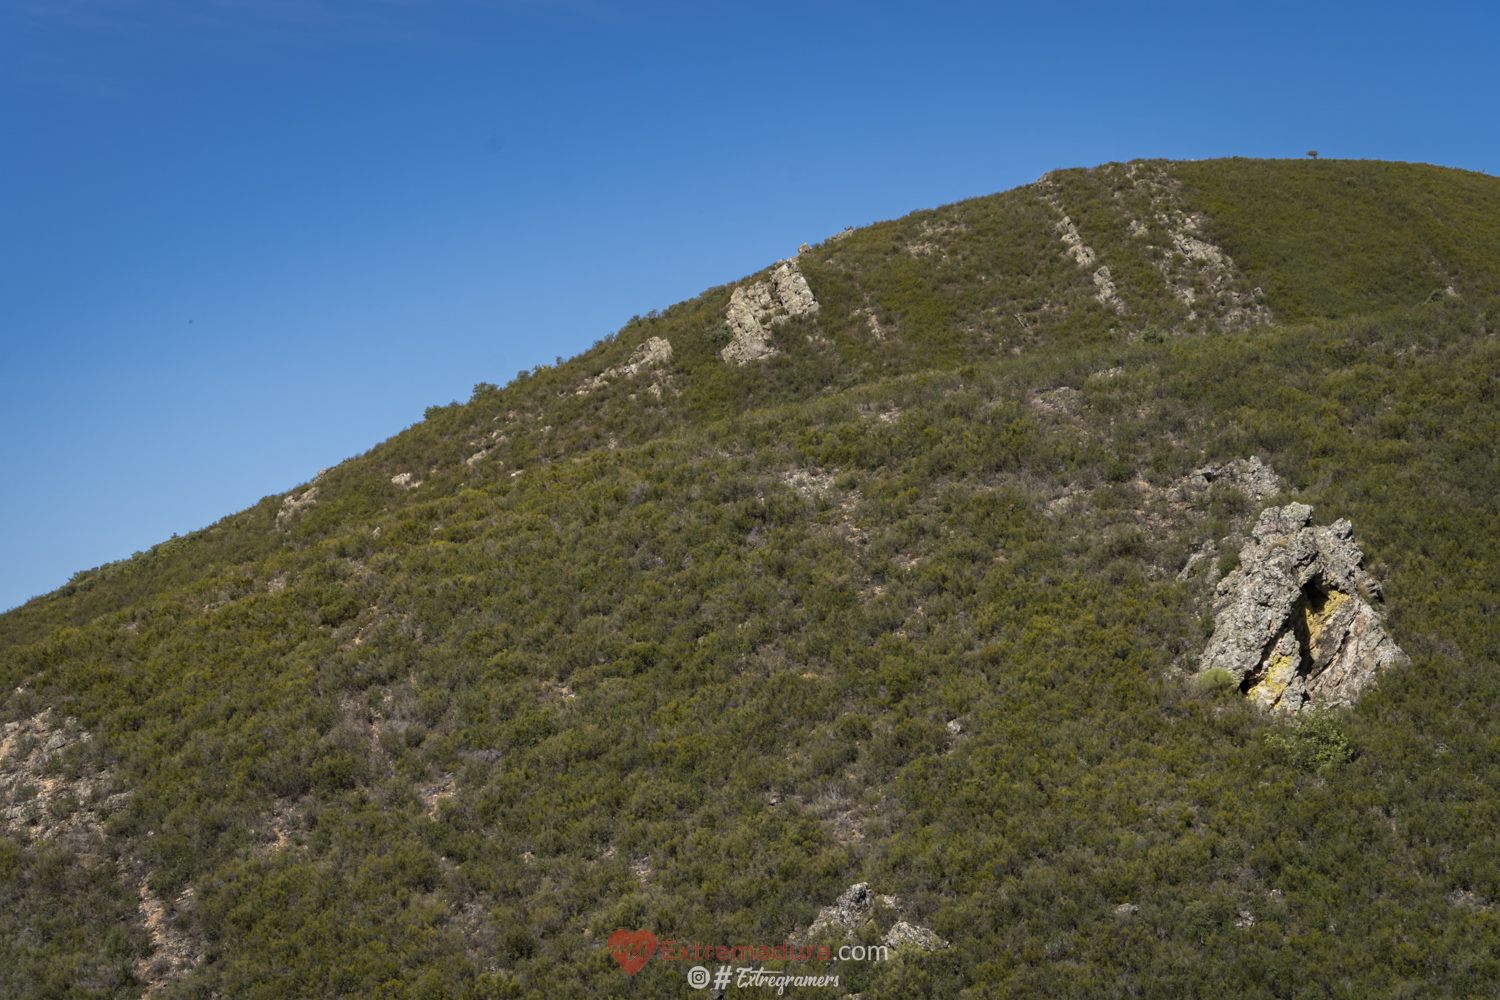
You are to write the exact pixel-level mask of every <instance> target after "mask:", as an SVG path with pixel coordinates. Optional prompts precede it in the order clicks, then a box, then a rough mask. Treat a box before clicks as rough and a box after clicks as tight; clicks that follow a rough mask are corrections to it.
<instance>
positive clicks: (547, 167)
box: [0, 0, 1500, 609]
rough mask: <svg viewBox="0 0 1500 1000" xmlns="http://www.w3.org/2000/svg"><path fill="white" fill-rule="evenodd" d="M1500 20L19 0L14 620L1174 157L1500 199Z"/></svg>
mask: <svg viewBox="0 0 1500 1000" xmlns="http://www.w3.org/2000/svg"><path fill="white" fill-rule="evenodd" d="M1497 29H1500V5H1496V4H1494V3H1493V2H1490V3H1467V4H1465V3H1441V2H1434V3H1425V4H1417V3H1410V2H1407V3H1402V4H1391V3H1378V2H1377V3H1369V2H1362V3H1319V2H1316V0H1299V2H1285V3H1265V2H1261V3H1256V2H1243V3H1237V4H1230V3H1207V2H1202V0H1199V2H1194V3H1165V2H1140V3H1120V2H1118V0H1116V2H1109V3H1081V2H1080V3H1068V4H1064V3H1040V2H1031V3H988V4H986V3H942V2H927V3H920V4H918V3H886V2H880V0H860V2H850V0H802V2H800V3H795V4H789V3H777V2H759V3H720V2H713V0H696V2H683V3H667V2H615V0H571V2H556V3H549V2H542V0H536V2H529V3H528V2H519V0H518V2H503V0H316V2H313V0H208V2H205V0H0V484H3V489H0V609H4V608H8V607H12V606H14V605H16V604H19V603H21V602H22V601H25V600H26V599H27V598H29V597H31V596H33V595H35V594H39V593H44V592H46V591H49V590H51V589H53V588H55V587H57V586H59V585H61V584H62V583H63V582H65V581H66V580H67V578H68V577H69V576H70V575H71V574H72V573H73V572H74V571H75V570H78V569H86V568H89V567H92V566H96V565H98V564H100V563H103V562H108V561H110V560H114V559H119V558H123V557H126V556H129V555H130V554H131V553H132V552H133V551H135V550H137V549H143V548H146V547H148V546H150V545H151V544H153V543H154V542H157V541H161V540H162V539H165V538H168V537H170V536H171V535H172V534H173V533H174V532H177V533H185V532H188V531H191V530H194V529H196V528H200V527H203V526H204V525H206V524H209V523H212V522H213V521H215V520H217V519H218V518H219V517H221V516H223V515H225V514H228V513H230V512H233V511H235V510H239V509H242V508H244V507H247V506H249V505H251V504H253V503H255V502H256V501H257V500H258V499H260V498H261V497H262V496H265V495H267V494H271V493H279V492H282V491H284V490H286V489H289V488H290V487H292V486H295V485H297V484H298V483H301V482H304V481H306V480H307V479H309V478H311V477H312V476H313V475H314V474H315V473H316V472H317V470H318V469H319V468H321V467H323V466H328V465H333V464H335V463H336V462H338V461H340V460H342V459H344V458H347V457H349V456H351V455H354V454H357V453H359V452H362V451H364V450H366V449H367V448H369V447H370V446H372V445H374V444H375V443H377V442H378V441H380V440H382V439H384V438H386V437H388V436H390V435H391V434H394V433H396V432H397V431H399V430H401V429H402V428H403V427H406V426H408V425H410V424H411V423H413V422H415V421H417V420H420V419H421V416H422V411H423V409H424V408H425V407H427V406H429V405H432V404H435V403H447V402H449V401H450V400H453V399H467V398H468V395H469V392H470V390H471V388H472V387H473V385H474V384H475V383H476V382H480V381H488V382H496V383H501V384H503V383H505V382H506V381H508V380H509V379H510V378H512V377H514V375H515V373H516V371H517V370H519V369H521V368H530V367H532V366H533V365H536V364H538V363H543V362H545V363H551V362H552V361H553V360H554V358H556V357H557V356H562V357H568V356H571V355H573V354H576V353H578V352H579V351H581V350H583V349H585V348H587V347H588V346H589V345H590V344H592V343H593V342H594V341H595V340H596V339H598V338H599V337H601V336H603V335H605V334H607V333H609V332H611V331H613V330H615V329H617V328H618V327H619V326H621V325H622V324H623V323H624V322H625V321H626V320H627V319H628V318H629V317H630V316H631V315H632V314H634V313H640V312H646V311H648V310H650V309H652V308H661V307H665V306H667V305H669V304H671V303H672V302H675V301H677V300H679V299H682V298H686V297H690V296H693V295H696V294H697V293H698V292H700V291H702V290H703V289H704V288H707V287H710V286H713V285H718V284H722V283H724V282H726V281H732V280H735V279H737V278H739V277H741V276H743V275H745V274H747V273H749V272H751V271H754V270H756V269H757V268H759V267H761V266H763V265H765V264H768V263H770V262H772V261H774V260H776V259H778V258H780V257H785V256H788V255H790V254H791V253H792V252H794V251H795V249H796V247H797V245H798V244H799V243H801V242H803V241H813V242H815V241H817V240H820V239H822V238H824V237H826V236H828V235H830V234H831V233H833V232H836V231H837V230H839V229H842V228H844V227H845V226H849V225H863V224H866V223H869V222H873V221H876V220H879V219H886V218H892V217H896V216H899V215H903V214H905V213H906V212H909V211H912V210H914V209H918V208H927V207H932V206H935V205H940V204H944V203H946V202H950V201H955V200H958V199H961V198H965V197H970V196H974V195H982V194H987V193H990V192H993V191H998V190H1004V189H1006V188H1010V187H1014V186H1015V185H1018V184H1023V183H1027V182H1029V181H1031V180H1034V179H1035V178H1036V177H1037V176H1038V175H1040V174H1042V173H1044V172H1045V171H1047V170H1050V169H1052V168H1055V167H1065V166H1080V165H1092V164H1096V163H1102V162H1107V161H1110V160H1127V159H1131V158H1135V157H1148V156H1164V157H1170V158H1174V159H1179V158H1203V157H1215V156H1228V155H1237V154H1238V155H1247V156H1300V155H1302V154H1303V153H1304V152H1305V151H1306V150H1307V149H1309V148H1317V149H1319V150H1321V151H1322V153H1323V155H1324V156H1325V157H1369V158H1378V159H1399V160H1418V161H1424V162H1429V163H1438V164H1444V165H1449V166H1457V167H1465V168H1468V169H1471V170H1481V171H1485V172H1487V173H1495V172H1496V171H1497V169H1500V130H1497V127H1496V123H1497V121H1500V106H1497V96H1500V75H1497V74H1496V72H1495V65H1496V60H1497V56H1496V49H1497V43H1500V30H1497Z"/></svg>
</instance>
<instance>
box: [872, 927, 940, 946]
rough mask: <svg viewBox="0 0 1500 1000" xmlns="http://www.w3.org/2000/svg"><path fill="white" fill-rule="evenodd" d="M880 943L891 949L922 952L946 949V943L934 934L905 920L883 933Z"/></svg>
mask: <svg viewBox="0 0 1500 1000" xmlns="http://www.w3.org/2000/svg"><path fill="white" fill-rule="evenodd" d="M880 940H881V943H882V944H886V945H889V946H890V947H892V948H903V947H907V948H921V949H922V950H923V951H937V950H938V949H939V948H946V947H948V942H947V941H944V940H943V939H942V938H940V937H938V936H937V934H936V932H934V931H932V930H929V929H928V928H926V927H918V926H917V925H916V924H909V923H907V922H906V921H905V920H898V921H896V922H895V923H894V924H892V925H891V929H890V930H888V931H886V932H885V937H883V938H881V939H880Z"/></svg>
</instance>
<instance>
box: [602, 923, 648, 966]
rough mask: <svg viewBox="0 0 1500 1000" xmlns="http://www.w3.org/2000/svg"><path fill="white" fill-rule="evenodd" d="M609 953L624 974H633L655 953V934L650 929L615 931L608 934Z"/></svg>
mask: <svg viewBox="0 0 1500 1000" xmlns="http://www.w3.org/2000/svg"><path fill="white" fill-rule="evenodd" d="M609 953H610V954H611V955H613V956H614V957H615V961H616V962H619V963H620V968H622V969H624V970H625V975H627V976H633V975H635V974H636V973H637V972H640V971H641V968H642V967H643V966H644V965H645V964H646V963H647V962H648V961H650V960H651V956H652V955H654V954H656V935H655V934H652V933H651V932H650V931H615V932H614V933H613V934H611V935H610V936H609Z"/></svg>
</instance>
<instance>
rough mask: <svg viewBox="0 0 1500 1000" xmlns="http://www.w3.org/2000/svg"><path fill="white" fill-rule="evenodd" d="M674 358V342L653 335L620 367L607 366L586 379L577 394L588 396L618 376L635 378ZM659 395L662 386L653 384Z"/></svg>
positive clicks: (664, 364) (662, 365)
mask: <svg viewBox="0 0 1500 1000" xmlns="http://www.w3.org/2000/svg"><path fill="white" fill-rule="evenodd" d="M671 360H672V342H671V341H670V340H668V339H667V338H666V337H651V338H649V339H648V340H647V341H646V342H645V343H644V344H642V345H641V346H639V347H637V348H636V349H635V352H634V353H632V354H631V355H630V360H629V361H627V362H626V363H625V364H623V365H621V366H620V367H619V368H606V369H604V371H602V372H600V373H599V374H598V375H595V376H594V377H593V378H591V379H586V380H585V381H584V383H583V385H581V386H579V387H578V392H577V393H576V395H579V396H587V395H588V394H589V393H590V392H593V391H594V390H595V389H602V388H604V387H605V386H607V385H609V383H610V382H611V381H612V380H614V379H617V378H635V377H636V375H638V374H640V373H641V372H643V371H646V370H648V369H652V368H662V367H665V366H666V364H667V362H669V361H671ZM652 388H653V389H654V390H655V392H656V395H657V396H658V397H660V396H661V388H660V387H659V386H652Z"/></svg>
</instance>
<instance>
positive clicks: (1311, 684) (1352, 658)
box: [1198, 503, 1409, 712]
mask: <svg viewBox="0 0 1500 1000" xmlns="http://www.w3.org/2000/svg"><path fill="white" fill-rule="evenodd" d="M1311 520H1312V508H1311V507H1309V506H1307V505H1306V504H1300V503H1293V504H1288V505H1287V506H1285V507H1272V508H1269V509H1267V510H1266V511H1264V512H1263V513H1262V514H1261V516H1260V520H1259V521H1258V522H1257V523H1256V525H1255V528H1254V529H1253V530H1252V531H1251V536H1250V540H1249V541H1247V542H1246V543H1245V545H1244V547H1243V548H1242V549H1241V550H1240V565H1239V567H1238V568H1236V569H1235V570H1234V571H1233V572H1231V573H1230V574H1229V575H1228V576H1226V577H1224V579H1222V580H1220V581H1219V585H1218V587H1217V588H1216V591H1215V600H1214V634H1213V637H1212V638H1211V639H1210V640H1209V642H1208V648H1206V649H1205V650H1204V651H1203V656H1202V658H1201V659H1200V660H1199V663H1198V670H1199V672H1200V673H1204V672H1206V671H1209V670H1223V671H1225V672H1227V673H1228V674H1229V675H1230V676H1231V677H1232V678H1233V679H1234V681H1235V682H1236V683H1237V684H1238V685H1239V686H1240V689H1241V690H1242V691H1244V692H1245V693H1246V694H1247V695H1248V696H1249V697H1250V698H1251V700H1253V701H1255V702H1257V703H1258V704H1260V705H1262V706H1264V707H1266V708H1269V709H1274V710H1277V711H1281V712H1296V711H1298V710H1299V709H1301V708H1302V707H1304V706H1305V705H1308V704H1310V703H1311V704H1316V705H1318V706H1334V705H1349V704H1352V703H1353V702H1354V701H1355V699H1357V698H1358V697H1359V695H1360V693H1361V692H1363V691H1364V690H1365V689H1367V688H1369V687H1370V686H1371V685H1373V684H1374V683H1375V680H1376V676H1377V674H1378V673H1379V672H1380V671H1381V670H1383V669H1385V668H1386V667H1390V666H1394V665H1396V664H1399V663H1406V662H1409V659H1408V657H1407V655H1406V654H1405V653H1404V652H1402V651H1401V649H1400V647H1398V646H1397V645H1396V643H1395V641H1394V640H1393V639H1391V637H1390V636H1389V635H1387V634H1386V632H1385V629H1384V628H1383V627H1382V625H1381V623H1380V616H1379V615H1378V614H1376V612H1375V610H1374V608H1372V607H1371V606H1370V603H1368V602H1379V601H1380V600H1381V599H1382V595H1381V589H1380V583H1379V582H1378V581H1377V580H1376V579H1375V578H1374V577H1372V576H1370V574H1368V573H1366V572H1365V571H1364V569H1363V568H1362V564H1363V562H1364V553H1363V552H1361V551H1360V548H1359V546H1358V545H1357V544H1356V543H1355V541H1354V533H1353V527H1352V526H1351V525H1350V523H1349V522H1348V521H1346V520H1342V519H1341V520H1338V521H1335V522H1334V523H1333V524H1331V525H1329V526H1327V527H1318V526H1314V525H1312V524H1311Z"/></svg>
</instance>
